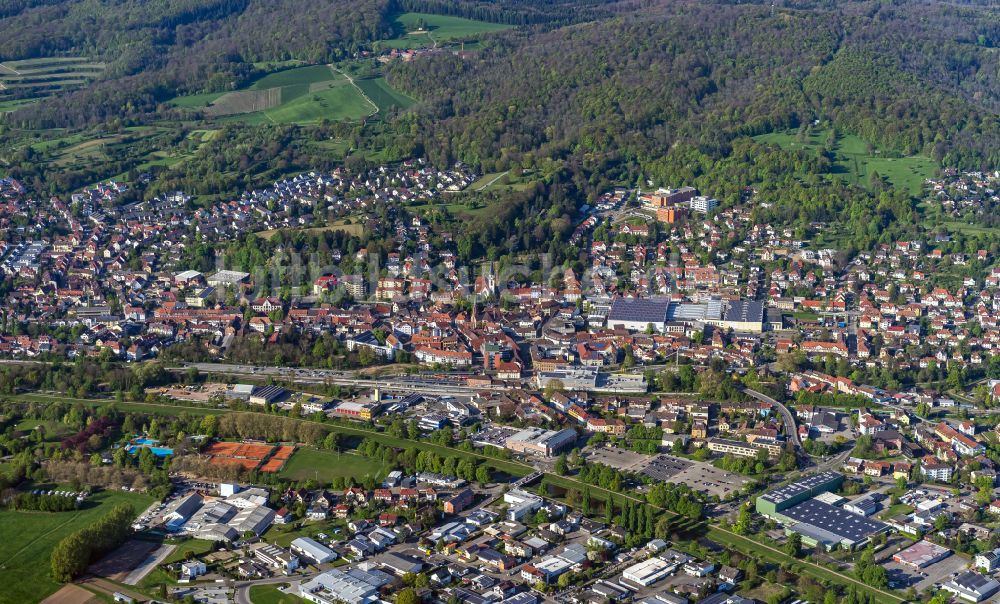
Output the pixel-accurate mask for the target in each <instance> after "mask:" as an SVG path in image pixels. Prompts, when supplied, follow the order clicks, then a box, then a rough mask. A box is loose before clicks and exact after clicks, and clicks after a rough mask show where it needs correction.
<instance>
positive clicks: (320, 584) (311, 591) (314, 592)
mask: <svg viewBox="0 0 1000 604" xmlns="http://www.w3.org/2000/svg"><path fill="white" fill-rule="evenodd" d="M392 581H393V579H392V576H390V575H389V574H387V573H384V572H382V571H380V570H367V571H365V570H361V569H352V570H349V571H347V572H344V571H341V570H337V569H332V570H328V571H326V572H324V573H321V574H319V575H316V576H315V577H313V578H312V579H309V580H308V581H304V582H302V583H301V584H300V585H299V597H301V598H303V599H305V600H308V601H310V602H313V603H314V604H371V603H372V602H377V601H378V599H379V590H380V589H382V588H383V587H385V586H386V585H389V584H390V583H392Z"/></svg>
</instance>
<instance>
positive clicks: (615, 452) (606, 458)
mask: <svg viewBox="0 0 1000 604" xmlns="http://www.w3.org/2000/svg"><path fill="white" fill-rule="evenodd" d="M584 456H585V457H586V458H587V461H592V462H596V463H602V464H604V465H606V466H611V467H612V468H617V469H619V470H626V471H628V472H638V471H640V469H641V468H643V467H645V466H646V464H648V463H649V462H651V461H652V460H653V459H655V458H654V457H653V456H652V455H646V454H644V453H635V452H633V451H627V450H625V449H618V448H614V447H595V448H590V449H589V450H587V451H585V452H584Z"/></svg>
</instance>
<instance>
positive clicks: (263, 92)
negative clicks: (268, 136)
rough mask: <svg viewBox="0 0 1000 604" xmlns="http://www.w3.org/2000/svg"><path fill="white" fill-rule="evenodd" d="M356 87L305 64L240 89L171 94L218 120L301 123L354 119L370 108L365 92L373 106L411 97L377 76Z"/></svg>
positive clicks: (325, 69) (401, 102)
mask: <svg viewBox="0 0 1000 604" xmlns="http://www.w3.org/2000/svg"><path fill="white" fill-rule="evenodd" d="M361 89H362V90H364V91H365V92H364V94H362V92H361V90H359V88H356V87H355V86H353V85H351V82H350V81H349V80H348V79H347V77H346V76H344V75H343V74H341V73H338V72H337V71H335V70H334V69H333V68H332V67H330V66H328V65H305V66H300V67H291V68H285V69H281V70H280V71H275V72H272V73H269V74H267V75H265V76H263V77H261V78H259V79H258V80H256V81H254V82H253V83H252V84H250V85H249V86H247V87H246V88H244V89H242V90H236V91H233V92H228V93H209V94H197V95H188V96H181V97H177V98H174V99H173V100H171V101H170V102H171V103H172V104H173V105H175V106H177V107H182V108H186V109H200V110H203V111H204V112H205V115H206V116H207V117H209V118H212V119H216V120H217V121H219V122H221V123H226V122H239V123H243V124H250V125H255V124H307V123H315V122H319V121H322V120H332V121H338V120H358V119H362V118H364V117H367V116H368V115H370V114H371V113H372V112H373V111H374V109H375V108H374V107H373V106H372V103H370V102H368V100H367V99H365V94H369V93H370V94H371V95H372V99H373V101H372V102H374V103H375V104H376V105H377V106H378V107H379V109H382V108H383V106H384V107H385V108H388V107H391V106H399V107H407V106H409V105H410V104H412V103H413V99H410V98H408V97H406V96H405V95H401V94H400V93H398V92H396V91H395V90H392V88H390V87H389V86H388V84H386V83H385V81H384V80H383V79H382V78H375V79H371V80H368V81H366V82H365V84H364V86H363V87H361Z"/></svg>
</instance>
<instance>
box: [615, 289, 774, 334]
mask: <svg viewBox="0 0 1000 604" xmlns="http://www.w3.org/2000/svg"><path fill="white" fill-rule="evenodd" d="M607 324H608V327H623V328H625V329H628V330H629V331H645V330H646V329H648V328H649V327H652V328H653V329H655V330H656V331H659V332H666V331H668V327H670V326H673V325H676V324H680V325H687V326H704V325H713V326H715V327H719V328H721V329H732V330H734V331H738V332H752V333H760V332H762V331H764V324H765V312H764V303H763V302H760V301H757V300H721V299H719V298H711V299H709V300H707V301H705V302H672V301H670V300H669V299H667V298H615V300H614V301H612V303H611V310H610V311H609V312H608V320H607Z"/></svg>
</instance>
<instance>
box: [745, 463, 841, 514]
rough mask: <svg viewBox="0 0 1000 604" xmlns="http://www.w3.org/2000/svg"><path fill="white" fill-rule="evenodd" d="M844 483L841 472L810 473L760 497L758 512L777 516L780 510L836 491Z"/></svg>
mask: <svg viewBox="0 0 1000 604" xmlns="http://www.w3.org/2000/svg"><path fill="white" fill-rule="evenodd" d="M843 483H844V475H843V474H840V473H839V472H822V473H820V474H810V475H809V476H806V477H804V478H800V479H799V480H796V481H795V482H792V483H790V484H787V485H785V486H783V487H779V488H777V489H773V490H770V491H768V492H766V493H764V494H763V495H761V496H760V497H758V498H757V513H759V514H762V515H764V516H767V517H768V518H776V517H777V516H778V512H781V511H784V510H787V509H788V508H790V507H792V506H795V505H798V504H800V503H802V502H803V501H805V500H807V499H811V498H813V497H815V496H816V495H819V494H820V493H826V492H827V491H836V490H837V489H839V488H840V485H841V484H843Z"/></svg>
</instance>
